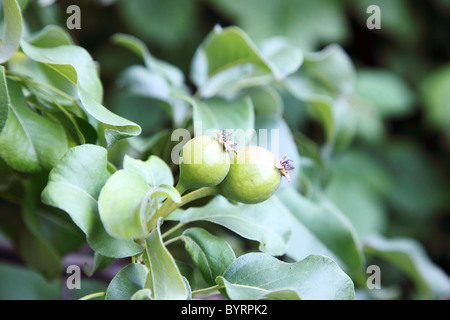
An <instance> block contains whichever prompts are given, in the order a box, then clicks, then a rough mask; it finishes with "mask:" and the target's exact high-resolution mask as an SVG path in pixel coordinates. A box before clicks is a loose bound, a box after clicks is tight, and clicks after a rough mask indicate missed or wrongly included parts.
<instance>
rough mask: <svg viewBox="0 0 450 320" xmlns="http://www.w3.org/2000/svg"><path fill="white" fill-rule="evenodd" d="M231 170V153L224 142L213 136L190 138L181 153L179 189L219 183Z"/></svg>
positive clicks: (210, 185)
mask: <svg viewBox="0 0 450 320" xmlns="http://www.w3.org/2000/svg"><path fill="white" fill-rule="evenodd" d="M229 170H230V155H229V153H228V151H227V150H226V148H225V147H224V144H223V143H222V142H219V140H218V139H215V138H214V137H211V136H198V137H195V138H193V139H191V140H189V141H188V142H187V143H186V144H185V145H184V146H183V148H182V149H181V153H180V179H179V183H178V186H179V189H181V190H187V189H192V188H202V187H212V186H216V185H218V184H219V183H220V182H222V180H223V179H224V178H225V177H226V175H227V174H228V171H229Z"/></svg>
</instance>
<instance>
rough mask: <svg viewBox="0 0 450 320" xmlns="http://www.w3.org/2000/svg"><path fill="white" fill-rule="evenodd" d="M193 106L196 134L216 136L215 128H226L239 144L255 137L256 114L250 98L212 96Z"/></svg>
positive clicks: (232, 138) (248, 141)
mask: <svg viewBox="0 0 450 320" xmlns="http://www.w3.org/2000/svg"><path fill="white" fill-rule="evenodd" d="M193 108H194V114H193V120H194V126H195V127H194V133H195V135H196V136H200V135H204V134H210V135H213V136H214V137H215V136H216V133H215V130H226V131H227V133H231V140H232V141H233V140H235V139H236V140H237V143H238V144H239V146H244V145H247V144H249V143H250V141H251V140H252V139H253V138H254V133H255V130H254V128H255V114H254V110H253V104H252V102H251V100H250V99H249V98H242V99H238V100H234V101H227V100H224V99H220V98H212V99H208V100H203V101H196V103H195V104H193Z"/></svg>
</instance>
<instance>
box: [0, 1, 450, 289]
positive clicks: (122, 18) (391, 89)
mask: <svg viewBox="0 0 450 320" xmlns="http://www.w3.org/2000/svg"><path fill="white" fill-rule="evenodd" d="M21 2H22V3H25V2H27V1H21ZM72 4H77V5H78V6H79V7H80V9H81V29H80V30H69V32H70V34H71V35H72V37H73V38H74V39H75V42H76V43H77V44H78V45H80V46H82V47H84V48H86V49H87V50H88V51H89V53H90V54H91V55H92V56H93V58H94V59H95V60H96V61H98V62H99V67H100V75H101V79H102V82H103V85H104V88H105V100H106V103H105V105H107V106H109V107H111V108H112V109H113V110H114V111H115V112H116V113H118V114H120V115H122V116H124V117H126V118H128V119H130V120H132V121H135V122H136V123H138V124H139V125H141V126H142V128H143V135H144V136H150V135H152V134H154V133H156V132H158V131H160V130H161V129H163V128H165V127H166V126H168V123H169V122H170V119H166V118H165V113H164V111H163V107H162V106H158V105H154V106H152V107H153V109H152V111H153V114H152V117H142V114H144V113H145V112H146V110H148V108H149V104H155V102H154V101H153V102H152V101H149V100H148V99H140V98H139V97H132V98H130V97H124V96H123V95H117V91H116V85H117V83H116V80H117V79H118V77H119V75H120V73H121V72H122V71H123V70H125V69H126V68H127V67H129V66H131V65H135V64H142V62H141V60H140V59H139V58H138V57H137V56H136V55H135V54H133V53H131V52H130V51H129V50H127V49H125V48H123V47H121V46H117V45H115V44H113V43H112V42H111V36H112V35H114V34H116V33H118V32H121V33H126V34H132V35H134V36H136V37H138V38H140V39H141V40H143V41H144V42H145V43H146V44H147V46H148V48H149V49H150V52H151V53H152V54H153V55H154V56H155V57H157V58H159V59H161V60H164V61H167V62H170V63H172V64H174V65H175V66H177V67H179V68H180V69H181V70H182V71H183V72H184V73H185V75H186V79H187V81H189V76H188V74H189V71H190V63H191V59H192V57H193V55H194V53H195V50H196V49H197V47H198V46H199V45H200V43H201V42H202V40H203V39H204V37H205V36H206V35H207V34H208V32H210V31H211V29H212V28H213V27H214V26H215V25H216V24H220V25H221V26H223V27H225V26H229V25H237V26H239V27H241V28H242V29H243V30H244V31H246V32H247V33H248V34H249V36H250V37H251V38H252V40H253V41H254V42H255V43H256V44H260V43H261V42H262V41H263V40H266V39H268V38H270V37H275V36H282V37H284V38H285V39H286V40H287V41H288V42H289V43H291V44H293V45H295V46H298V47H300V48H301V49H302V50H303V51H304V52H313V51H319V50H321V49H323V48H324V47H326V46H327V45H329V44H332V43H337V44H340V45H341V46H342V47H343V48H344V50H345V51H346V52H347V53H348V55H349V56H350V58H351V60H352V61H353V63H354V64H355V66H356V69H357V82H356V90H357V92H358V94H359V95H360V96H361V97H363V98H365V99H366V100H367V101H370V102H371V103H372V105H373V106H374V107H375V109H376V115H374V118H373V119H372V120H374V121H373V122H372V121H368V122H367V124H363V125H362V126H361V127H362V128H361V129H358V130H361V132H360V134H358V136H357V138H356V139H355V140H354V141H353V142H352V144H351V145H350V146H349V147H348V148H347V149H345V150H342V152H339V151H338V152H337V153H336V154H335V156H334V160H333V170H334V171H335V172H336V174H334V175H333V177H332V179H330V181H329V183H328V184H327V189H326V192H327V195H328V196H329V197H330V198H331V199H332V200H333V202H334V203H335V204H336V205H337V206H338V207H339V208H340V209H341V210H342V211H343V212H344V213H345V214H346V215H347V216H348V217H349V219H350V220H351V221H352V223H353V224H354V225H355V226H356V227H357V230H358V233H359V234H360V235H361V236H364V235H366V234H370V233H371V232H374V231H376V232H382V233H384V234H386V235H388V236H405V237H412V238H414V239H417V240H419V241H420V243H422V244H423V245H424V247H425V249H426V251H427V253H428V254H429V256H430V258H431V259H432V260H433V261H434V262H435V263H436V264H438V265H439V266H441V267H442V268H443V269H444V271H446V273H447V274H450V254H449V253H450V152H449V151H450V1H449V0H430V1H423V0H411V1H406V0H370V1H369V0H344V1H336V0H315V1H310V0H244V1H242V0H192V1H188V0H164V1H161V0H145V1H144V0H77V1H70V0H67V1H66V0H61V1H51V0H44V1H33V0H30V1H28V7H27V9H26V11H25V12H24V19H25V21H27V24H28V29H29V30H28V32H30V33H32V32H34V31H38V30H40V29H41V28H42V27H43V26H45V25H48V24H58V25H60V26H63V27H65V25H66V19H67V18H68V17H69V14H67V13H66V8H67V7H68V6H69V5H72ZM372 4H376V5H378V6H379V7H380V9H381V29H380V30H370V29H368V28H367V26H366V20H367V18H368V17H369V16H370V14H368V13H367V12H366V10H367V7H368V6H369V5H372ZM188 84H189V83H188ZM122 99H125V100H122ZM129 99H134V100H129ZM130 101H132V103H133V104H134V105H135V107H134V108H127V107H126V106H128V105H129V104H130ZM283 103H284V108H285V114H284V116H285V119H286V121H287V123H288V124H289V126H290V127H291V129H292V130H293V131H294V132H301V133H302V134H303V135H305V136H307V137H308V138H309V139H311V140H312V141H315V142H317V143H318V144H320V143H321V142H322V140H323V136H322V134H321V130H320V129H319V128H318V124H317V123H316V122H315V121H314V120H313V119H311V118H309V117H307V116H306V115H305V114H306V113H305V110H304V108H305V106H302V105H301V103H300V102H299V101H298V100H296V99H293V98H292V97H290V96H288V95H287V96H284V97H283ZM300 149H301V146H300ZM300 151H302V150H300ZM300 153H302V152H300ZM7 206H8V204H6V203H5V202H0V210H2V211H5V210H9V209H8V207H7ZM361 211H364V212H365V214H364V215H361V214H360V212H361ZM362 217H363V218H362ZM1 258H8V255H7V254H6V253H3V255H2V256H0V259H1ZM392 277H393V278H395V277H396V275H395V274H393V275H392ZM392 281H393V282H398V279H395V280H392ZM400 281H401V282H402V281H403V282H402V285H403V286H405V287H408V286H410V285H411V283H409V282H408V280H407V279H403V278H402V279H401V280H400ZM0 290H1V289H0Z"/></svg>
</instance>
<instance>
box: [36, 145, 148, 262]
mask: <svg viewBox="0 0 450 320" xmlns="http://www.w3.org/2000/svg"><path fill="white" fill-rule="evenodd" d="M109 176H110V174H109V173H108V171H107V153H106V150H105V149H104V148H102V147H99V146H94V145H82V146H77V147H74V148H71V149H69V151H67V152H66V154H65V155H64V156H63V157H62V158H61V160H60V161H59V162H58V164H57V165H56V166H55V167H54V168H53V169H52V171H51V172H50V175H49V181H48V184H47V186H46V187H45V189H44V190H43V192H42V195H41V198H42V201H43V202H44V203H46V204H48V205H51V206H54V207H57V208H59V209H62V210H64V211H66V212H67V213H68V214H69V215H70V217H71V218H72V220H73V221H74V222H75V224H76V225H77V226H78V227H79V228H80V229H81V230H82V231H83V232H84V233H85V234H86V236H87V241H88V243H89V245H90V246H91V247H92V248H93V249H94V250H95V251H97V252H99V253H100V254H101V255H104V256H106V257H114V258H123V257H128V256H132V255H135V254H138V253H140V252H142V250H143V248H142V247H141V246H140V245H138V244H137V243H135V242H134V241H132V240H122V239H115V238H113V237H111V236H110V235H109V234H108V233H107V232H106V231H105V229H104V227H103V224H102V222H101V220H100V216H99V213H98V203H97V199H98V196H99V194H100V191H101V189H102V187H103V186H104V184H105V183H106V181H107V180H108V178H109Z"/></svg>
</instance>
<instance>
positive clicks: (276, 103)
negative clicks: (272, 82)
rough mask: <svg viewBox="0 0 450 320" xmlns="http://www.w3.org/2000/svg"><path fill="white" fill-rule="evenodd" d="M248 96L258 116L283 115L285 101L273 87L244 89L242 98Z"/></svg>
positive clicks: (241, 93) (241, 94)
mask: <svg viewBox="0 0 450 320" xmlns="http://www.w3.org/2000/svg"><path fill="white" fill-rule="evenodd" d="M246 96H248V97H249V98H250V99H251V100H252V104H253V106H254V108H255V113H256V114H271V115H280V116H281V115H282V114H283V111H284V110H283V109H284V106H283V100H282V98H281V96H280V94H279V93H278V92H277V91H276V90H275V89H274V88H273V87H272V86H268V85H267V86H257V87H251V88H247V89H243V90H241V92H240V97H246Z"/></svg>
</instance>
